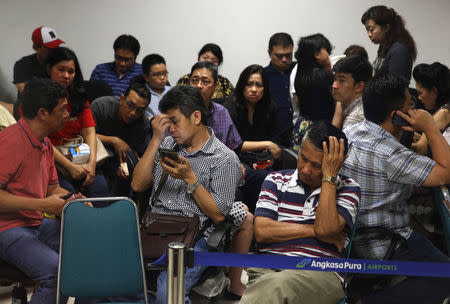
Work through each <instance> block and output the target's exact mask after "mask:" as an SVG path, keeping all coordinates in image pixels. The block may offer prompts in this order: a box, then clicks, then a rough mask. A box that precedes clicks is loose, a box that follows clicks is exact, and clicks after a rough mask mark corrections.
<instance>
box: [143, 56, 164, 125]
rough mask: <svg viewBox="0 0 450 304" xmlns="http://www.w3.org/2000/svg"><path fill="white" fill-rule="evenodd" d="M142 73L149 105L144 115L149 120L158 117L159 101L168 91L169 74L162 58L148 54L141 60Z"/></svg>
mask: <svg viewBox="0 0 450 304" xmlns="http://www.w3.org/2000/svg"><path fill="white" fill-rule="evenodd" d="M142 71H143V72H144V75H143V77H144V80H145V82H146V84H145V86H146V88H147V89H148V90H149V92H150V95H151V96H150V104H149V105H148V107H147V109H146V110H145V114H146V115H147V116H148V117H149V118H151V117H155V116H156V115H158V114H159V113H160V112H159V109H158V105H159V101H160V100H161V98H162V97H163V96H164V95H165V94H166V93H167V92H168V91H169V90H170V85H168V83H169V82H168V77H169V72H168V71H167V66H166V61H165V60H164V57H162V56H161V55H158V54H150V55H147V56H145V58H144V60H142Z"/></svg>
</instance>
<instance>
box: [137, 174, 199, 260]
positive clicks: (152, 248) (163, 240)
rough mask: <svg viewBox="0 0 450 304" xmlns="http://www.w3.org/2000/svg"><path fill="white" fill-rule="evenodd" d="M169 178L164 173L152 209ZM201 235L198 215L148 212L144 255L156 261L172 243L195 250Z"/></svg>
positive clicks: (143, 231)
mask: <svg viewBox="0 0 450 304" xmlns="http://www.w3.org/2000/svg"><path fill="white" fill-rule="evenodd" d="M167 177H168V174H167V173H165V172H164V173H163V175H162V176H161V180H160V182H159V184H158V187H157V189H156V191H155V195H154V196H153V198H152V201H151V203H150V206H149V207H150V208H152V207H153V204H154V203H155V202H156V199H157V198H158V196H159V194H160V193H161V189H162V187H163V186H164V184H165V182H166V180H167ZM205 226H207V225H206V224H205ZM202 231H204V230H202ZM200 233H201V231H200V219H199V216H198V215H194V216H193V217H186V216H178V215H166V214H158V213H153V212H151V211H146V212H145V214H144V218H143V219H142V223H141V244H142V255H143V257H144V259H145V260H147V261H155V260H157V259H158V258H160V257H161V256H162V255H163V254H164V253H165V252H166V250H167V245H168V244H169V243H171V242H181V243H184V244H185V245H186V247H187V248H193V247H194V245H195V242H196V241H197V239H198V236H199V234H200Z"/></svg>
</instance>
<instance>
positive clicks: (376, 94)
mask: <svg viewBox="0 0 450 304" xmlns="http://www.w3.org/2000/svg"><path fill="white" fill-rule="evenodd" d="M407 88H408V81H407V80H406V79H405V78H403V77H401V76H396V75H394V74H390V73H379V74H377V75H375V77H374V78H373V79H372V80H371V81H369V82H367V83H366V85H365V86H364V90H363V94H362V101H363V108H364V116H365V118H366V119H367V120H369V121H371V122H373V123H376V124H380V123H382V122H383V121H385V120H386V118H387V117H388V115H389V114H390V113H391V112H392V111H395V110H400V109H401V108H402V107H403V105H404V102H405V98H406V95H405V92H406V89H407Z"/></svg>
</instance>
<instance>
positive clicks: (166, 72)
mask: <svg viewBox="0 0 450 304" xmlns="http://www.w3.org/2000/svg"><path fill="white" fill-rule="evenodd" d="M167 75H169V72H168V71H162V72H156V73H152V74H150V76H152V77H155V78H160V77H166V76H167Z"/></svg>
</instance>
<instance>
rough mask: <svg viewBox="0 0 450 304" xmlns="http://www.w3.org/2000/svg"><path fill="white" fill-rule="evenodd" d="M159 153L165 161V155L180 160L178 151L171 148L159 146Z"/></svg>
mask: <svg viewBox="0 0 450 304" xmlns="http://www.w3.org/2000/svg"><path fill="white" fill-rule="evenodd" d="M159 154H160V157H161V159H162V160H163V161H164V157H168V158H170V159H172V160H174V161H176V162H178V161H179V158H178V153H177V152H175V151H172V150H169V149H162V148H159Z"/></svg>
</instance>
